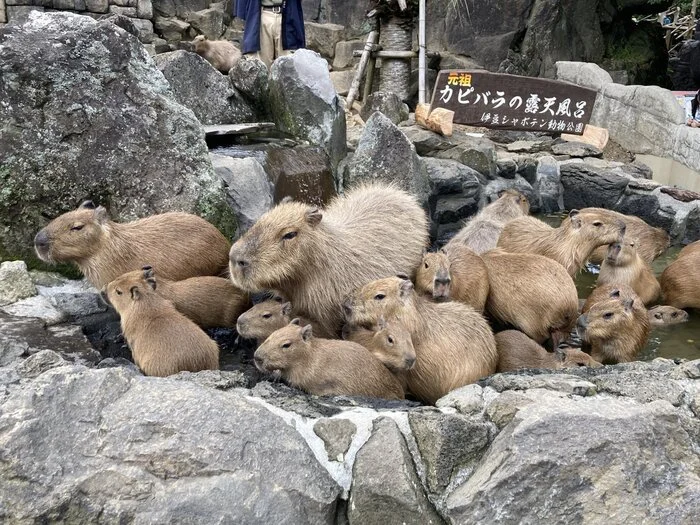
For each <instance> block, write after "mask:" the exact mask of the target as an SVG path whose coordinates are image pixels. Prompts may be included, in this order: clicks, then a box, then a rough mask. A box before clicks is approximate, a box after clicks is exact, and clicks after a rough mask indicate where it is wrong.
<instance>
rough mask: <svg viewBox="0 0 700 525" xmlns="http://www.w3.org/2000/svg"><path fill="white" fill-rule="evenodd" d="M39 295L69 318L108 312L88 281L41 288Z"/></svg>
mask: <svg viewBox="0 0 700 525" xmlns="http://www.w3.org/2000/svg"><path fill="white" fill-rule="evenodd" d="M39 293H40V294H41V295H42V296H44V297H47V298H48V299H49V301H50V303H51V304H52V305H53V306H54V307H56V309H57V310H58V311H60V312H61V313H63V314H64V315H65V316H67V317H68V318H77V317H86V316H88V315H93V314H96V313H100V312H104V311H106V310H107V305H106V304H105V303H104V301H103V300H102V298H101V297H100V294H99V292H98V291H97V290H96V289H95V288H93V287H91V286H90V285H89V284H88V283H87V281H69V282H67V283H65V284H63V285H60V286H52V287H50V288H40V289H39Z"/></svg>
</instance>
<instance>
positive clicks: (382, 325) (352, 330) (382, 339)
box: [343, 317, 416, 372]
mask: <svg viewBox="0 0 700 525" xmlns="http://www.w3.org/2000/svg"><path fill="white" fill-rule="evenodd" d="M343 339H347V340H348V341H353V342H354V343H358V344H361V345H362V346H364V347H365V348H366V349H367V350H369V351H370V352H371V353H372V355H374V357H376V358H377V359H379V360H380V361H381V362H382V363H383V364H384V366H386V367H387V368H388V369H389V370H391V371H392V372H401V371H404V370H410V369H411V368H413V365H414V364H415V362H416V350H415V348H414V346H413V340H412V339H411V334H410V332H409V331H408V330H407V329H406V328H405V327H403V326H402V325H401V324H400V323H399V322H397V321H386V320H385V319H384V318H383V317H380V318H379V320H378V321H377V323H376V325H375V326H372V327H371V328H367V327H365V326H360V325H354V326H353V325H349V324H346V325H345V326H343Z"/></svg>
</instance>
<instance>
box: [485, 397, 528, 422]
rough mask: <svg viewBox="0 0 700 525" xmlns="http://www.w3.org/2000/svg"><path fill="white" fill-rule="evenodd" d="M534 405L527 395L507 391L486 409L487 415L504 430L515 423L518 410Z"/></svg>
mask: <svg viewBox="0 0 700 525" xmlns="http://www.w3.org/2000/svg"><path fill="white" fill-rule="evenodd" d="M532 403H533V401H532V399H530V398H529V397H528V396H526V395H525V394H523V393H521V392H516V391H514V390H506V391H505V392H503V393H501V394H500V395H499V396H498V397H496V399H494V400H493V401H491V402H490V403H489V405H488V407H486V413H487V414H488V416H489V419H490V420H491V421H493V423H494V424H495V425H496V426H497V427H498V428H499V429H502V428H503V427H505V426H506V425H507V424H508V423H510V422H511V421H513V418H514V417H515V414H517V413H518V410H520V409H521V408H523V407H524V406H527V405H530V404H532Z"/></svg>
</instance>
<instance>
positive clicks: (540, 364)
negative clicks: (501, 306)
mask: <svg viewBox="0 0 700 525" xmlns="http://www.w3.org/2000/svg"><path fill="white" fill-rule="evenodd" d="M496 348H497V349H498V369H497V371H498V372H511V371H513V370H518V369H520V368H549V369H552V370H558V369H560V368H570V367H576V366H590V367H593V368H599V367H601V366H602V365H601V364H600V363H598V362H597V361H595V360H594V359H592V358H591V356H590V355H588V354H587V353H585V352H582V351H581V350H579V349H578V348H565V349H562V350H559V349H555V351H554V352H547V350H545V348H544V347H543V346H541V345H539V344H537V343H536V342H535V341H533V340H532V339H530V338H529V337H528V336H526V335H525V334H524V333H522V332H520V331H518V330H505V331H504V332H499V333H497V334H496Z"/></svg>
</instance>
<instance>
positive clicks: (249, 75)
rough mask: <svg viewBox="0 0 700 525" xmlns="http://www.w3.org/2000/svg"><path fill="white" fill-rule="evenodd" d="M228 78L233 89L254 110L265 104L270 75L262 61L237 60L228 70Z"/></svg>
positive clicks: (262, 112) (253, 59)
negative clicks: (253, 106) (252, 106)
mask: <svg viewBox="0 0 700 525" xmlns="http://www.w3.org/2000/svg"><path fill="white" fill-rule="evenodd" d="M228 78H229V80H230V81H231V84H232V85H233V87H234V88H235V89H237V90H238V91H239V92H240V94H241V95H243V96H244V97H245V98H246V99H247V100H248V102H250V103H252V104H254V105H255V106H256V108H257V107H259V106H261V105H264V104H265V100H266V97H267V87H268V83H269V80H270V75H269V72H268V70H267V67H266V66H265V63H264V62H263V61H262V60H259V59H257V58H248V59H245V60H239V61H238V62H237V63H236V65H235V66H233V67H232V68H231V69H230V70H229V72H228ZM260 113H261V114H267V111H260Z"/></svg>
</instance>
